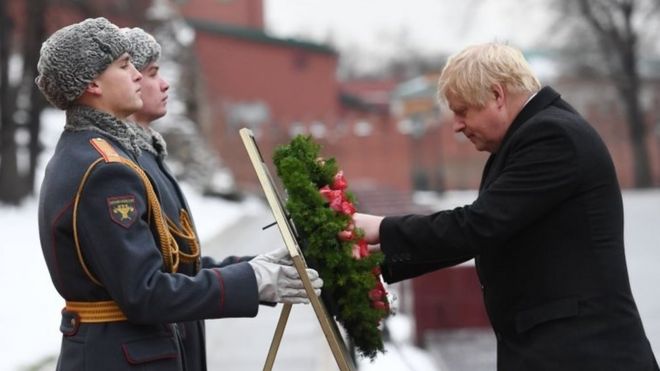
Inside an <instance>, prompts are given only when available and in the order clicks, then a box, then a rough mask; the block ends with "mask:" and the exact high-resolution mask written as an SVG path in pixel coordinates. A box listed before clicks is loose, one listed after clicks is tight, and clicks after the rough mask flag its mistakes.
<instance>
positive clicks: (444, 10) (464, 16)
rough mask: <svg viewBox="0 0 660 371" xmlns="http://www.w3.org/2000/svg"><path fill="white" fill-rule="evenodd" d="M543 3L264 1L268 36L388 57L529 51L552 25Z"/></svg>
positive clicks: (484, 0)
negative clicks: (506, 47) (488, 45)
mask: <svg viewBox="0 0 660 371" xmlns="http://www.w3.org/2000/svg"><path fill="white" fill-rule="evenodd" d="M546 3H547V1H545V0H527V1H526V2H525V6H524V7H521V6H520V1H518V0H466V1H447V0H444V1H443V0H406V1H401V0H332V1H329V0H265V3H264V7H265V8H264V12H265V18H266V27H267V29H268V31H269V32H271V33H273V34H274V35H276V36H280V37H297V38H307V39H312V40H315V41H319V42H326V41H328V40H330V41H331V42H332V43H333V44H334V45H336V46H337V47H338V48H339V49H346V48H347V47H350V48H356V47H359V48H360V49H362V50H363V51H365V52H369V53H371V54H373V55H391V54H392V53H396V52H397V51H400V50H401V49H402V47H401V45H402V44H405V45H407V46H408V47H409V48H411V49H413V48H414V49H416V50H419V51H421V52H424V53H433V54H437V53H453V52H456V51H458V50H460V49H462V48H463V47H465V46H467V45H469V44H474V43H479V42H487V41H493V40H498V41H507V42H510V43H511V44H513V45H515V46H518V47H521V48H529V47H533V46H535V43H536V41H538V40H539V39H542V37H541V36H542V34H543V32H544V31H545V30H546V26H547V25H548V23H549V22H550V21H551V20H552V19H553V14H552V13H551V12H550V11H548V10H547V6H546V5H545V4H546Z"/></svg>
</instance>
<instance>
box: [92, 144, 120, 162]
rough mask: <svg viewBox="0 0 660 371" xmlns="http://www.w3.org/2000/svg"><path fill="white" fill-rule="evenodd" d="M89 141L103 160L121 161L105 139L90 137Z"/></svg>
mask: <svg viewBox="0 0 660 371" xmlns="http://www.w3.org/2000/svg"><path fill="white" fill-rule="evenodd" d="M89 143H90V144H91V145H92V147H94V149H96V151H97V152H98V153H99V154H100V155H101V156H103V159H104V160H105V162H121V157H120V156H119V154H118V153H117V151H116V150H115V149H114V148H113V147H112V145H110V143H108V141H107V140H105V139H103V138H92V139H90V140H89Z"/></svg>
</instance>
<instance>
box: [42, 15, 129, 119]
mask: <svg viewBox="0 0 660 371" xmlns="http://www.w3.org/2000/svg"><path fill="white" fill-rule="evenodd" d="M129 46H130V44H129V42H128V39H127V38H126V36H125V35H124V34H123V33H122V32H121V31H120V30H119V28H118V27H117V26H115V25H114V24H112V23H110V22H109V21H108V20H107V19H105V18H88V19H85V20H84V21H82V22H80V23H75V24H72V25H70V26H66V27H64V28H61V29H59V30H58V31H56V32H55V33H54V34H52V35H51V36H50V37H49V38H48V39H47V40H46V41H44V43H43V44H42V45H41V52H40V56H39V62H38V63H37V71H38V72H39V75H38V76H37V78H36V79H35V82H36V84H37V86H39V90H41V92H42V93H43V94H44V96H46V99H48V101H49V102H50V103H51V104H52V105H54V106H55V107H57V108H59V109H63V110H66V109H68V108H69V107H71V105H72V103H73V102H74V101H75V100H76V99H78V97H80V96H81V95H82V94H83V92H84V91H85V89H86V88H87V86H88V85H89V83H90V82H92V80H94V79H95V78H96V77H98V76H99V75H100V74H101V73H102V72H103V71H105V69H106V68H108V66H109V65H110V64H111V63H112V62H114V61H115V60H116V59H117V58H119V57H120V56H121V55H122V54H124V53H126V52H128V48H129Z"/></svg>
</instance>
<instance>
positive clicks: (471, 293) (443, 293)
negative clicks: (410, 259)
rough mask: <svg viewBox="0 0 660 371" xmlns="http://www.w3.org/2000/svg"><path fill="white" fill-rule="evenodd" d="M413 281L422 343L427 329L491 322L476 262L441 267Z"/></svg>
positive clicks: (485, 325) (419, 340)
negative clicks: (485, 305)
mask: <svg viewBox="0 0 660 371" xmlns="http://www.w3.org/2000/svg"><path fill="white" fill-rule="evenodd" d="M412 283H413V293H414V294H413V296H414V314H415V315H414V318H415V326H416V332H415V333H416V335H417V343H418V344H422V343H423V339H424V332H425V331H427V330H433V329H446V328H461V327H489V326H490V321H489V320H488V315H487V314H486V309H485V307H484V303H483V296H482V293H481V288H480V284H479V279H478V277H477V273H476V271H475V267H474V266H473V265H467V264H466V265H459V266H455V267H451V268H446V269H441V270H439V271H435V272H432V273H428V274H425V275H423V276H419V277H416V278H414V279H413V280H412Z"/></svg>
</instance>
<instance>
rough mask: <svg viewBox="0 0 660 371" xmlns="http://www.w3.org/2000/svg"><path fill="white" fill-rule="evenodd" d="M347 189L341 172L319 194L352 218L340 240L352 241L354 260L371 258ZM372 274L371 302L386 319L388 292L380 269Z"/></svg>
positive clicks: (331, 205)
mask: <svg viewBox="0 0 660 371" xmlns="http://www.w3.org/2000/svg"><path fill="white" fill-rule="evenodd" d="M347 188H348V182H347V181H346V178H344V172H343V171H341V170H340V171H338V172H337V174H335V176H334V179H333V182H332V184H331V185H329V186H327V185H326V186H324V187H322V188H321V189H319V192H320V193H321V196H323V198H324V199H325V200H326V201H327V202H328V206H329V207H330V208H331V209H332V210H334V211H335V212H338V213H341V214H344V215H348V216H349V217H350V221H349V223H348V225H347V226H346V229H345V230H343V231H341V232H339V235H338V238H339V239H340V240H342V241H352V242H353V248H352V249H351V255H352V256H353V258H354V259H362V258H364V257H366V256H369V248H368V245H367V241H366V240H365V239H364V238H361V237H358V236H359V235H360V234H358V233H355V223H354V222H353V214H355V212H356V211H357V210H356V208H355V205H353V204H352V203H351V201H350V199H349V198H348V197H347V196H346V193H345V192H346V190H347ZM371 272H372V274H373V275H374V278H375V279H376V287H374V288H373V289H371V290H370V291H369V300H371V306H372V307H373V308H375V309H378V310H381V311H383V317H384V316H386V315H387V314H388V313H389V312H390V306H389V302H388V300H387V290H385V287H384V286H383V283H382V281H381V279H380V274H381V271H380V267H377V266H376V267H374V268H373V270H372V271H371ZM381 319H382V317H381Z"/></svg>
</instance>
